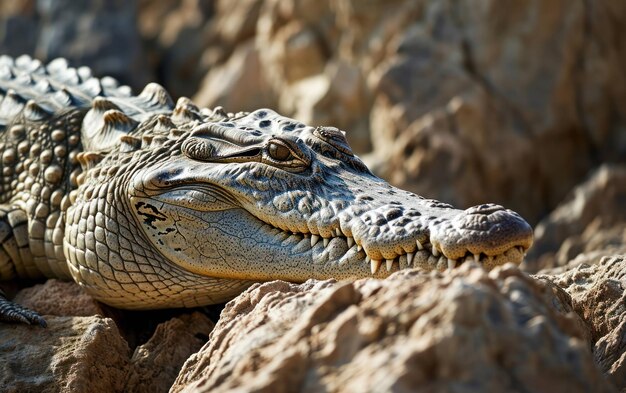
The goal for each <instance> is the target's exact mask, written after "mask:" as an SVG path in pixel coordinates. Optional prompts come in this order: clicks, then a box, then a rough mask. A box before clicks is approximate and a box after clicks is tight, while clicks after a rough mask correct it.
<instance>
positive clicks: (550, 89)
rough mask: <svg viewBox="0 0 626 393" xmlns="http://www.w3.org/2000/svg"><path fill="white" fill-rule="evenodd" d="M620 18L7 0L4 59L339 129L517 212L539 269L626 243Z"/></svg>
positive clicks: (463, 203)
mask: <svg viewBox="0 0 626 393" xmlns="http://www.w3.org/2000/svg"><path fill="white" fill-rule="evenodd" d="M625 25H626V3H625V2H620V1H613V0H604V1H603V0H598V1H593V0H575V1H572V0H554V1H549V2H546V1H541V0H527V1H502V0H491V1H482V2H474V1H469V0H460V1H453V0H421V1H418V0H404V1H403V0H384V1H383V0H337V1H319V0H299V1H297V0H241V1H237V2H232V1H220V0H217V1H201V0H164V1H158V2H157V1H147V0H133V1H129V0H126V1H122V0H89V1H71V0H40V1H35V0H23V1H19V2H17V1H11V0H3V1H1V2H0V53H4V54H9V55H13V56H17V55H20V54H24V53H26V54H30V55H34V56H35V57H37V58H39V59H41V60H43V61H49V60H51V59H53V58H56V57H59V56H62V57H66V58H68V59H69V60H70V62H71V63H72V64H73V65H87V66H89V67H91V68H92V69H93V70H94V73H95V74H97V75H100V76H104V75H111V76H113V77H115V78H117V79H119V80H120V81H122V82H123V83H125V84H129V85H130V86H131V87H133V88H134V89H135V90H137V89H140V88H141V87H142V85H144V84H145V83H147V82H149V81H157V82H159V83H161V84H162V85H164V86H165V87H166V88H167V89H168V90H169V91H170V92H171V94H172V96H174V97H175V98H177V97H179V96H189V97H191V98H192V99H193V100H195V101H196V103H197V104H199V105H201V106H209V107H211V106H216V105H223V106H224V107H225V108H226V109H227V110H229V111H233V112H235V111H240V110H252V109H255V108H258V107H271V108H274V109H277V110H278V111H279V112H281V113H283V114H285V115H289V116H292V117H294V118H296V119H298V120H300V121H303V122H306V123H309V124H314V125H317V124H319V125H322V124H324V125H335V126H337V127H339V128H342V129H344V130H346V131H347V132H348V137H349V140H350V143H351V145H352V146H353V148H354V150H355V151H356V152H358V154H359V155H361V157H363V158H364V160H365V161H366V162H367V163H368V164H369V165H370V167H371V168H372V169H373V170H374V171H375V172H376V173H377V174H378V175H380V176H382V177H384V178H386V179H387V180H389V181H390V182H392V183H393V184H394V185H397V186H399V187H402V188H406V189H409V190H411V191H414V192H416V193H418V194H421V195H426V196H428V197H431V198H436V199H440V200H443V201H446V202H449V203H452V204H454V205H456V206H459V207H468V206H470V205H475V204H479V203H482V202H488V201H489V202H497V203H501V204H503V205H505V206H507V207H510V208H512V209H514V210H516V211H518V212H519V213H521V214H522V215H523V216H524V217H525V218H527V219H528V220H529V221H530V222H531V223H532V224H533V225H535V226H536V228H537V230H536V245H535V247H534V248H533V250H532V251H531V253H530V254H529V257H528V261H527V262H526V266H525V268H526V269H527V270H529V271H538V270H540V269H541V268H546V267H553V266H559V265H564V264H566V263H568V261H570V260H571V259H572V258H575V257H576V256H578V255H579V254H582V256H580V258H582V259H581V260H584V258H585V255H591V254H593V255H596V256H597V255H605V254H606V255H613V254H615V253H617V252H626V246H624V245H625V244H626V166H624V162H625V161H626V72H624V71H625V70H626V40H624V39H623V26H625ZM590 253H591V254H590Z"/></svg>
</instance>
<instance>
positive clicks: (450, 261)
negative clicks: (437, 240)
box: [448, 258, 456, 269]
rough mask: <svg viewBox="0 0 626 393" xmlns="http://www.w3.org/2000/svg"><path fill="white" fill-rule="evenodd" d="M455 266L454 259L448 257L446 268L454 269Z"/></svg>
mask: <svg viewBox="0 0 626 393" xmlns="http://www.w3.org/2000/svg"><path fill="white" fill-rule="evenodd" d="M455 267H456V259H452V258H448V269H454V268H455Z"/></svg>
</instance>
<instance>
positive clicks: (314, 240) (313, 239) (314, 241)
mask: <svg viewBox="0 0 626 393" xmlns="http://www.w3.org/2000/svg"><path fill="white" fill-rule="evenodd" d="M318 241H320V237H319V235H315V234H311V247H313V246H314V245H316V244H317V242H318Z"/></svg>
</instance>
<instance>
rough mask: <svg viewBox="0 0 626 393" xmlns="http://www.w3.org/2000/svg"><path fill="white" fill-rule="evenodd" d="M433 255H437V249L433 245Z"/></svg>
mask: <svg viewBox="0 0 626 393" xmlns="http://www.w3.org/2000/svg"><path fill="white" fill-rule="evenodd" d="M433 255H434V256H436V257H438V256H439V250H438V249H437V247H435V246H433Z"/></svg>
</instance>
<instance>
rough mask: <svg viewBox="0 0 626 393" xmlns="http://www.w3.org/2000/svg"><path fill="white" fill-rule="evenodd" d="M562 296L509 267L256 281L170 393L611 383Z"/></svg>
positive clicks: (585, 387) (600, 386) (603, 387)
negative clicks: (350, 280)
mask: <svg viewBox="0 0 626 393" xmlns="http://www.w3.org/2000/svg"><path fill="white" fill-rule="evenodd" d="M569 302H570V299H569V296H568V295H567V294H566V293H565V292H563V291H562V290H561V289H559V288H558V287H557V286H556V285H554V284H552V283H550V281H548V280H533V279H532V278H530V277H529V276H527V275H525V274H524V273H522V272H520V271H519V270H518V269H517V268H515V267H513V266H509V265H507V266H505V267H503V268H496V269H495V270H493V271H492V272H490V273H486V272H485V271H483V270H482V269H480V268H478V267H476V266H471V264H467V265H463V266H461V267H460V268H459V269H457V270H455V271H454V272H452V273H451V274H439V273H430V274H425V273H420V272H418V271H405V272H399V273H397V274H394V275H393V276H391V277H390V278H389V279H386V280H373V279H366V280H359V281H356V282H354V283H336V282H333V281H322V282H319V281H314V280H310V281H307V282H306V283H304V284H301V285H296V284H289V283H285V282H280V281H275V282H270V283H264V284H257V285H254V286H253V287H251V288H250V289H248V290H247V291H246V292H244V293H243V294H242V295H241V296H239V297H238V298H236V299H235V300H233V301H232V302H230V303H229V304H227V306H226V308H225V309H224V311H223V312H222V316H221V318H220V320H219V322H218V324H217V325H216V327H215V329H214V330H213V332H212V333H211V338H210V341H209V343H207V344H206V345H205V346H204V347H203V348H202V349H201V350H200V352H198V353H197V354H195V355H193V356H192V357H191V358H190V359H189V360H188V361H187V362H186V363H185V365H184V366H183V369H182V370H181V373H180V374H179V376H178V378H177V380H176V382H175V383H174V385H173V386H172V390H171V391H172V392H183V391H185V392H187V391H194V392H204V391H215V392H220V391H231V390H238V391H267V392H270V391H271V392H281V391H294V390H297V391H302V392H309V391H329V392H330V391H359V392H365V391H451V390H455V391H563V392H566V391H567V392H575V391H590V390H593V391H612V389H611V387H610V385H608V383H607V382H606V381H605V380H604V379H603V377H602V374H601V373H600V371H599V370H598V369H597V368H596V366H595V365H594V363H593V359H592V356H591V353H590V351H589V344H588V332H587V331H586V328H585V327H584V325H583V323H582V322H581V320H580V318H579V317H578V316H577V315H576V314H575V313H574V312H572V308H571V306H570V304H569Z"/></svg>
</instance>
